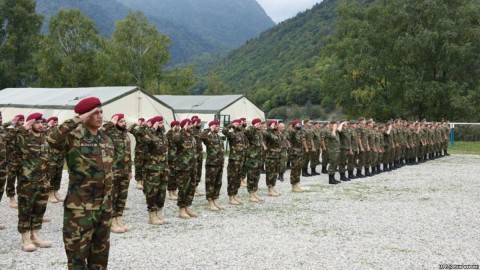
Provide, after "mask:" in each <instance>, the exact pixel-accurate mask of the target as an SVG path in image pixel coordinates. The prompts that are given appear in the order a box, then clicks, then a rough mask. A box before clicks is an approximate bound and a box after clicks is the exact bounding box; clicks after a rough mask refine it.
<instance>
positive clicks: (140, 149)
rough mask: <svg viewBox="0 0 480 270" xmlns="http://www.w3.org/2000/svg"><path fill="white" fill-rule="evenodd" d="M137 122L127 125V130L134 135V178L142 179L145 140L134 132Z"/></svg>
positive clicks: (143, 174) (143, 176) (143, 175)
mask: <svg viewBox="0 0 480 270" xmlns="http://www.w3.org/2000/svg"><path fill="white" fill-rule="evenodd" d="M136 127H137V124H133V125H131V126H130V127H128V132H130V133H131V134H132V135H133V137H135V154H134V165H135V180H136V181H143V180H144V178H145V173H144V164H145V150H146V149H145V142H144V141H143V140H144V138H143V137H142V136H139V135H138V134H137V133H136V132H135V128H136Z"/></svg>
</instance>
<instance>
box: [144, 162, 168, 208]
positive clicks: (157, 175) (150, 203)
mask: <svg viewBox="0 0 480 270" xmlns="http://www.w3.org/2000/svg"><path fill="white" fill-rule="evenodd" d="M167 183H168V172H167V170H162V171H158V170H146V172H145V182H143V189H144V190H145V197H146V200H147V209H148V211H149V212H155V211H157V210H160V209H162V208H163V206H164V205H165V196H166V193H167Z"/></svg>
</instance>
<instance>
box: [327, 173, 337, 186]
mask: <svg viewBox="0 0 480 270" xmlns="http://www.w3.org/2000/svg"><path fill="white" fill-rule="evenodd" d="M328 183H329V184H330V185H336V184H340V182H339V181H337V180H336V179H335V175H334V174H332V175H330V174H329V175H328Z"/></svg>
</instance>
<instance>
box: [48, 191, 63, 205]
mask: <svg viewBox="0 0 480 270" xmlns="http://www.w3.org/2000/svg"><path fill="white" fill-rule="evenodd" d="M48 201H49V202H51V203H59V202H60V201H59V200H58V199H57V197H55V193H53V191H50V193H48Z"/></svg>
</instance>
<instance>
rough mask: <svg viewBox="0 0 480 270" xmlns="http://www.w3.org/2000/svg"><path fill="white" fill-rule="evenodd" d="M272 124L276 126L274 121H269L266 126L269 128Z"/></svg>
mask: <svg viewBox="0 0 480 270" xmlns="http://www.w3.org/2000/svg"><path fill="white" fill-rule="evenodd" d="M272 124H275V125H276V124H277V121H276V120H270V121H268V124H267V125H268V126H271V125H272Z"/></svg>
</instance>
